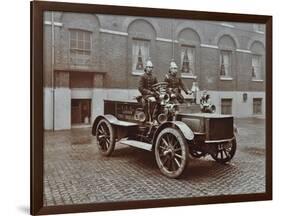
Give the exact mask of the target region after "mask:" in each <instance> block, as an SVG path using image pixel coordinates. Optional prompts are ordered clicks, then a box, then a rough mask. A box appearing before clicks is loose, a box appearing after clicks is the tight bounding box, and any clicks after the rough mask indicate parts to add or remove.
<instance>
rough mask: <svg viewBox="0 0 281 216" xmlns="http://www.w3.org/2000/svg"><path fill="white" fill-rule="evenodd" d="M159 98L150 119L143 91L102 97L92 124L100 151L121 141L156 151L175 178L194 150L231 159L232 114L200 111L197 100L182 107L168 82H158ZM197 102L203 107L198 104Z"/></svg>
mask: <svg viewBox="0 0 281 216" xmlns="http://www.w3.org/2000/svg"><path fill="white" fill-rule="evenodd" d="M154 92H155V94H156V95H157V104H156V106H154V109H153V110H150V112H151V114H152V115H153V116H154V118H153V121H148V118H147V114H146V112H145V110H144V108H143V105H142V102H141V97H137V100H132V101H115V100H104V115H101V116H98V117H97V118H96V119H95V121H94V123H93V127H92V134H93V135H94V136H96V139H97V144H98V147H99V151H100V153H101V154H102V155H104V156H110V155H111V154H112V152H113V151H114V148H115V144H116V143H121V144H125V145H129V146H133V147H137V148H141V149H145V150H147V151H151V152H153V153H154V155H155V159H156V162H157V165H158V167H159V169H160V171H161V172H162V173H163V174H164V175H165V176H167V177H170V178H177V177H179V176H180V175H181V174H182V173H183V172H184V170H185V169H186V168H187V167H188V166H187V165H188V162H189V160H190V156H192V157H195V158H200V157H204V156H206V155H208V154H209V155H211V157H212V158H213V159H214V160H216V161H217V162H219V163H227V162H229V161H230V160H231V159H232V158H233V156H234V154H235V151H236V138H235V130H236V129H235V127H234V123H233V116H231V115H222V114H215V113H202V112H200V107H199V105H198V104H195V103H186V104H184V105H181V106H185V107H186V111H184V112H183V111H181V109H180V108H179V107H180V106H179V104H178V103H177V102H176V100H174V97H173V95H172V94H170V93H169V91H168V89H167V83H164V82H161V83H157V84H155V85H154ZM198 107H199V109H198Z"/></svg>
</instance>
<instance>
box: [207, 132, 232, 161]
mask: <svg viewBox="0 0 281 216" xmlns="http://www.w3.org/2000/svg"><path fill="white" fill-rule="evenodd" d="M235 152H236V139H235V138H234V139H232V140H230V141H229V142H226V143H220V144H217V146H216V151H215V153H213V154H211V156H212V158H213V159H214V160H216V161H217V162H219V163H227V162H229V161H230V160H231V159H232V158H233V156H234V154H235Z"/></svg>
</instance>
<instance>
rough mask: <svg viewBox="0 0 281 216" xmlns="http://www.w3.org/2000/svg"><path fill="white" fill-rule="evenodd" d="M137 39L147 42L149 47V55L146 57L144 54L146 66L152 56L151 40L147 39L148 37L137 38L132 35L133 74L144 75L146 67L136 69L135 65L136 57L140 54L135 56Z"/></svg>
mask: <svg viewBox="0 0 281 216" xmlns="http://www.w3.org/2000/svg"><path fill="white" fill-rule="evenodd" d="M135 41H137V42H140V41H142V42H144V43H147V45H148V46H147V48H148V55H147V59H145V56H143V59H142V61H143V67H144V68H145V62H146V61H147V60H148V59H149V58H150V52H151V50H150V48H151V40H150V39H147V38H137V37H132V47H131V54H132V62H131V71H132V74H133V75H143V74H144V68H143V69H142V70H136V69H135V67H136V65H134V58H135V57H138V54H137V55H136V56H135V55H134V46H135Z"/></svg>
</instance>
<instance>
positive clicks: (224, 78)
mask: <svg viewBox="0 0 281 216" xmlns="http://www.w3.org/2000/svg"><path fill="white" fill-rule="evenodd" d="M220 80H223V81H231V80H233V78H232V77H220Z"/></svg>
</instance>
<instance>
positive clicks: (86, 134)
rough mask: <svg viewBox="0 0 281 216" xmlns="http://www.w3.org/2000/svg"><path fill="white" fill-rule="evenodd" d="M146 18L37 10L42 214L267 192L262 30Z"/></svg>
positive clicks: (251, 25) (230, 23) (231, 24)
mask: <svg viewBox="0 0 281 216" xmlns="http://www.w3.org/2000/svg"><path fill="white" fill-rule="evenodd" d="M146 10H147V16H146V15H144V13H143V15H142V16H140V15H139V14H138V13H137V14H136V15H132V13H129V14H128V15H124V14H111V13H98V12H95V13H89V12H87V13H86V12H85V13H83V12H74V11H63V10H61V11H60V10H44V11H43V18H42V21H43V24H42V28H43V29H42V43H43V45H42V46H43V50H42V56H43V60H42V63H43V65H42V69H43V74H42V78H43V81H42V85H43V86H42V88H43V90H42V91H43V98H42V102H43V105H42V108H43V112H42V115H43V116H42V118H43V122H42V123H43V125H42V127H43V144H42V150H43V167H42V170H43V177H42V181H43V194H42V198H43V206H44V207H55V206H67V205H80V204H106V203H110V204H113V205H114V203H123V204H125V203H130V202H132V203H133V202H138V201H140V202H142V201H144V202H145V203H146V204H144V205H143V206H144V207H147V206H149V205H147V203H149V202H152V203H153V201H155V202H156V201H163V203H161V202H160V203H161V204H155V206H165V200H167V203H169V202H170V201H173V200H174V201H175V202H174V204H172V205H177V204H176V203H177V200H181V199H183V200H185V199H187V200H188V199H190V200H192V199H193V198H202V199H204V198H214V197H220V200H221V201H220V202H223V201H222V200H223V199H224V197H230V196H233V197H235V196H239V195H246V196H247V195H250V196H251V198H249V199H253V200H255V199H259V198H254V197H255V195H257V197H263V195H264V194H268V192H269V191H268V186H269V185H268V184H269V183H270V182H268V176H267V174H268V172H269V171H268V170H267V162H266V161H267V160H270V158H268V157H267V154H266V153H267V146H268V145H270V144H267V142H266V126H267V124H266V122H267V116H268V113H267V109H266V107H267V98H268V93H267V91H266V89H267V86H266V81H267V79H268V74H267V73H270V71H267V70H266V68H267V65H266V63H267V60H266V58H267V54H268V53H267V52H266V44H267V43H266V42H267V38H266V29H267V26H266V24H265V23H261V22H245V21H243V22H238V21H227V20H226V21H224V20H214V19H192V18H181V17H169V16H162V17H160V16H159V17H156V16H149V14H151V13H150V12H149V9H146ZM154 10H155V9H154ZM269 77H271V76H269ZM269 150H270V149H269ZM250 196H249V197H250ZM210 200H211V199H210ZM229 200H231V199H229ZM237 200H243V199H241V198H239V197H237ZM246 200H247V199H246ZM204 202H206V203H208V201H207V200H206V201H204ZM212 202H215V201H212ZM178 203H179V205H180V204H181V205H182V202H178ZM191 203H192V202H191ZM194 203H196V202H194ZM169 205H171V204H167V206H169ZM152 206H153V205H152ZM135 207H137V206H135ZM139 207H142V205H140V206H139ZM139 207H137V208H139ZM122 208H123V207H122ZM128 208H132V207H128ZM70 212H71V211H70Z"/></svg>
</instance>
